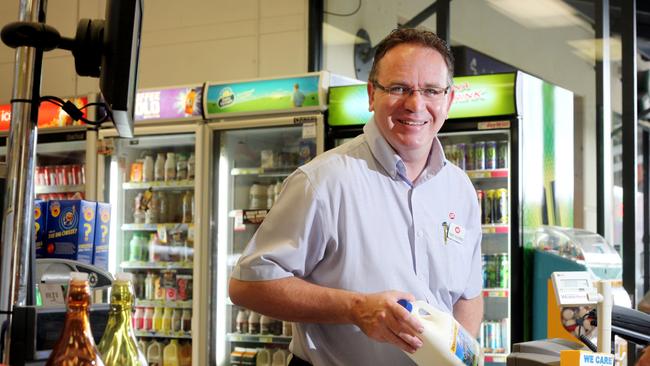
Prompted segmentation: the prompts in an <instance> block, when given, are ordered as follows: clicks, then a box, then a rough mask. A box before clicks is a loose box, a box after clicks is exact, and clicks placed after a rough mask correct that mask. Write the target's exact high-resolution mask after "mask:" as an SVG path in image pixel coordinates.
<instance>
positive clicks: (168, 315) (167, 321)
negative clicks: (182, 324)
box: [162, 308, 174, 332]
mask: <svg viewBox="0 0 650 366" xmlns="http://www.w3.org/2000/svg"><path fill="white" fill-rule="evenodd" d="M173 310H174V309H172V308H165V311H164V315H163V320H162V330H163V332H171V330H172V313H173Z"/></svg>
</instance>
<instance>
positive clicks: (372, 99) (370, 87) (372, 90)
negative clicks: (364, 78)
mask: <svg viewBox="0 0 650 366" xmlns="http://www.w3.org/2000/svg"><path fill="white" fill-rule="evenodd" d="M366 89H367V90H368V111H369V112H373V111H374V110H375V107H374V105H375V86H374V85H373V84H372V83H371V82H370V81H368V84H367V85H366Z"/></svg>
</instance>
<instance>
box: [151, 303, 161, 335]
mask: <svg viewBox="0 0 650 366" xmlns="http://www.w3.org/2000/svg"><path fill="white" fill-rule="evenodd" d="M162 328H163V308H162V307H160V306H156V309H155V310H154V312H153V327H152V330H153V331H154V332H160V331H161V330H162Z"/></svg>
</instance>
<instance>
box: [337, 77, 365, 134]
mask: <svg viewBox="0 0 650 366" xmlns="http://www.w3.org/2000/svg"><path fill="white" fill-rule="evenodd" d="M371 115H372V112H370V111H369V110H368V91H367V86H366V84H360V85H347V86H337V87H332V88H330V90H329V119H328V121H327V123H328V124H329V125H330V126H350V125H363V124H365V123H366V122H368V119H369V118H370V116H371Z"/></svg>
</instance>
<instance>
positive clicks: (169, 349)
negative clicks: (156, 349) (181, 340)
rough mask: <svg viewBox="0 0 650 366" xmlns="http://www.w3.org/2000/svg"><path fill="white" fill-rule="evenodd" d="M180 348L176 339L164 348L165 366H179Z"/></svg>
mask: <svg viewBox="0 0 650 366" xmlns="http://www.w3.org/2000/svg"><path fill="white" fill-rule="evenodd" d="M179 350H180V346H179V344H178V340H177V339H176V338H172V340H171V341H170V342H169V344H168V345H166V346H165V348H163V366H179V365H180V359H179V357H178V356H179V352H178V351H179Z"/></svg>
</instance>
